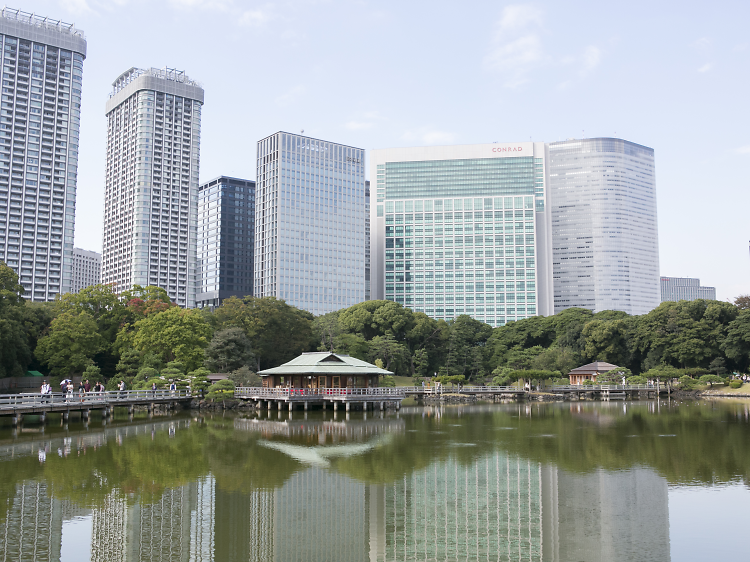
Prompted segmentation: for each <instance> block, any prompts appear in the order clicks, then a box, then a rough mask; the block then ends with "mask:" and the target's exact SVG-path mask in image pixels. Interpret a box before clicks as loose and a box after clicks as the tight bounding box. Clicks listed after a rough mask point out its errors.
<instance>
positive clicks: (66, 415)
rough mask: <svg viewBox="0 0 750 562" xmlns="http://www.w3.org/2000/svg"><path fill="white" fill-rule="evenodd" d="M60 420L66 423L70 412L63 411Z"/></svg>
mask: <svg viewBox="0 0 750 562" xmlns="http://www.w3.org/2000/svg"><path fill="white" fill-rule="evenodd" d="M62 418H63V421H64V422H66V421H68V418H70V410H65V411H64V412H63V416H62Z"/></svg>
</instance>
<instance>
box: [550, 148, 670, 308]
mask: <svg viewBox="0 0 750 562" xmlns="http://www.w3.org/2000/svg"><path fill="white" fill-rule="evenodd" d="M547 173H548V191H549V203H550V212H551V220H552V241H553V275H554V289H555V291H554V300H555V312H559V311H560V310H564V309H566V308H570V307H581V308H588V309H590V310H593V311H595V312H598V311H600V310H621V311H624V312H627V313H628V314H645V313H647V312H648V311H650V310H651V309H653V308H655V307H656V306H658V305H659V302H660V288H659V239H658V232H657V220H656V183H655V175H654V173H655V172H654V151H653V149H651V148H648V147H645V146H641V145H639V144H635V143H632V142H628V141H625V140H621V139H613V138H595V139H583V140H581V139H578V140H568V141H563V142H555V143H549V144H548V145H547Z"/></svg>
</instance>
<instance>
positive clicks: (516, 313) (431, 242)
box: [370, 142, 553, 326]
mask: <svg viewBox="0 0 750 562" xmlns="http://www.w3.org/2000/svg"><path fill="white" fill-rule="evenodd" d="M544 150H545V149H544V144H543V143H530V142H527V143H516V144H498V143H493V144H475V145H464V146H436V147H416V148H394V149H382V150H374V151H373V152H372V157H371V163H370V177H371V178H374V179H375V181H376V183H375V197H376V201H375V203H374V204H373V205H372V206H371V213H370V225H371V229H372V241H371V251H372V254H371V261H372V276H371V291H372V298H373V299H387V300H392V301H395V302H398V303H402V304H404V305H405V306H407V307H409V308H412V309H413V310H416V311H421V312H424V313H426V314H427V315H429V316H431V317H433V318H438V319H446V320H450V319H452V318H455V317H456V316H458V315H461V314H468V315H470V316H473V317H474V318H476V319H478V320H481V321H483V322H486V323H488V324H490V325H492V326H502V325H504V324H505V323H506V322H509V321H511V320H519V319H522V318H528V317H530V316H536V315H548V314H551V313H552V304H553V303H552V285H551V279H552V275H551V266H552V263H551V261H552V260H551V253H550V225H549V215H548V213H547V203H546V191H545V180H544Z"/></svg>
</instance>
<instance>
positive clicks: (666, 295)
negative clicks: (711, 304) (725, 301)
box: [661, 277, 716, 302]
mask: <svg viewBox="0 0 750 562" xmlns="http://www.w3.org/2000/svg"><path fill="white" fill-rule="evenodd" d="M697 299H705V300H711V301H715V300H716V287H701V280H700V279H693V278H690V277H662V278H661V302H668V301H694V300H697Z"/></svg>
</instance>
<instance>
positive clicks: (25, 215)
mask: <svg viewBox="0 0 750 562" xmlns="http://www.w3.org/2000/svg"><path fill="white" fill-rule="evenodd" d="M0 42H1V43H2V51H1V55H0V56H2V66H3V76H2V116H1V117H0V260H4V261H5V262H6V263H7V264H8V265H9V266H10V267H12V268H13V270H14V271H15V272H16V273H18V275H19V280H20V283H21V285H23V287H24V289H26V293H25V295H24V296H25V297H26V298H28V299H31V300H33V301H48V300H53V299H54V297H55V295H56V294H58V293H65V292H68V291H70V290H71V277H72V267H73V235H74V231H75V205H76V179H77V170H78V131H79V127H80V114H81V80H82V76H83V60H84V59H85V58H86V39H85V37H84V35H83V32H82V31H81V30H79V29H76V28H75V26H74V25H73V24H69V23H63V22H61V21H57V20H51V19H49V18H45V17H42V16H37V15H35V14H29V13H26V12H21V11H19V10H11V9H9V8H3V9H2V11H0Z"/></svg>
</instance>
